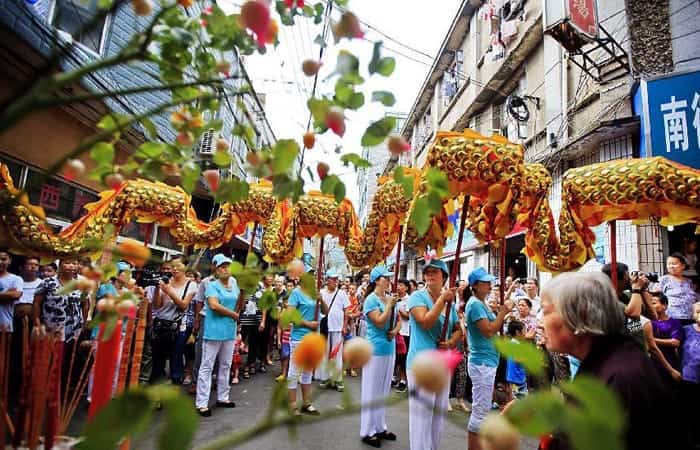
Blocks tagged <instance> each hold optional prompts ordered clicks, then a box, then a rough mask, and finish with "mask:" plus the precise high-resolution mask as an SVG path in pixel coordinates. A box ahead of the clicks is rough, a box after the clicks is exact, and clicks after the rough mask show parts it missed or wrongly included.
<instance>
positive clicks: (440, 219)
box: [0, 130, 700, 272]
mask: <svg viewBox="0 0 700 450" xmlns="http://www.w3.org/2000/svg"><path fill="white" fill-rule="evenodd" d="M429 167H436V168H438V169H440V170H442V171H443V172H444V173H445V174H446V175H447V179H448V185H449V195H448V197H447V198H445V199H444V200H443V208H442V211H441V213H440V214H438V215H437V216H436V217H434V218H433V219H432V222H431V224H430V227H429V229H428V232H427V233H425V234H424V235H423V236H419V234H418V233H417V232H416V230H415V229H414V227H413V226H412V225H411V224H410V223H409V224H407V226H406V227H405V240H404V242H405V244H407V245H408V246H410V247H412V248H415V249H416V250H418V251H421V250H422V249H424V248H426V247H427V246H430V247H432V248H437V249H440V248H442V246H443V245H444V242H445V239H446V237H447V235H448V234H449V233H450V232H451V231H450V230H451V228H452V227H451V226H450V225H449V221H448V220H447V215H448V213H449V211H450V209H451V207H452V205H453V203H454V200H455V199H457V198H460V197H462V196H467V198H468V201H469V203H468V216H467V217H468V221H467V226H468V228H469V230H470V231H471V232H472V233H474V235H475V236H476V237H477V238H478V239H479V240H481V241H497V240H500V239H502V238H504V237H505V236H506V235H508V233H509V232H510V231H511V230H512V229H513V228H514V226H515V225H516V224H519V225H521V226H523V227H525V228H526V229H527V234H526V237H525V244H526V248H525V250H524V252H525V253H526V255H527V256H528V257H529V258H531V259H532V260H533V261H534V262H535V263H536V264H537V266H538V267H539V268H540V269H541V270H544V271H550V272H563V271H568V270H573V269H576V268H577V267H580V266H581V265H583V264H584V263H585V262H586V261H587V260H588V259H590V258H591V257H593V256H594V254H593V250H592V244H593V241H594V235H593V233H592V231H591V227H593V226H596V225H599V224H601V223H603V222H606V221H611V220H618V219H632V220H638V221H643V220H647V219H649V218H652V217H654V218H658V219H659V221H660V223H661V224H662V225H666V226H668V225H678V224H682V223H689V222H690V223H700V171H698V170H695V169H691V168H689V167H685V166H682V165H679V164H675V163H672V162H670V161H668V160H666V159H664V158H658V157H657V158H649V159H624V160H617V161H610V162H606V163H600V164H592V165H589V166H585V167H579V168H575V169H570V170H569V171H567V172H566V173H565V175H564V177H563V183H562V207H561V214H560V217H559V223H558V231H559V235H558V236H557V232H556V231H557V226H556V225H555V220H554V217H553V215H552V211H551V209H550V205H549V200H548V194H549V189H550V186H551V184H552V179H551V177H550V175H549V173H548V171H547V170H546V168H545V167H544V166H543V165H541V164H530V163H526V162H525V159H524V152H523V148H522V147H521V146H519V145H516V144H513V143H510V142H508V141H507V140H506V139H505V138H503V137H500V136H492V137H490V138H487V137H484V136H481V135H479V134H477V133H475V132H473V131H471V130H465V131H464V132H462V133H455V132H440V133H438V134H437V136H436V138H435V142H434V143H433V145H432V147H431V148H430V149H429V152H428V155H427V159H426V163H425V166H424V167H423V170H415V169H404V170H405V172H406V175H409V176H413V177H414V196H413V198H412V199H407V198H406V196H405V195H404V189H403V186H402V185H401V184H399V183H396V182H395V181H394V180H393V179H384V180H382V182H381V184H380V186H379V188H378V189H377V193H376V194H375V197H374V200H373V202H372V208H371V212H370V215H369V217H368V220H367V224H366V225H365V228H364V230H363V229H362V227H361V226H360V223H359V220H358V218H357V215H356V214H355V211H354V208H353V206H352V203H351V202H350V201H349V200H347V199H346V200H343V201H342V202H340V203H337V202H336V201H335V200H334V198H333V197H331V196H327V195H323V194H321V193H320V192H310V193H308V194H306V195H303V196H302V197H301V198H300V199H299V201H298V202H297V203H291V202H290V201H289V200H284V201H278V200H277V199H276V198H275V197H274V195H273V194H272V187H271V185H269V184H267V183H259V184H255V185H252V186H251V188H250V195H249V197H248V198H247V199H246V200H243V201H239V202H236V203H227V204H223V205H221V212H220V214H219V216H218V217H217V218H216V219H214V220H213V221H211V222H208V223H207V222H203V221H201V220H199V219H198V218H197V217H196V214H195V212H194V209H193V208H192V207H191V206H190V201H191V198H190V196H189V195H188V194H186V193H185V192H184V191H183V190H182V189H181V188H179V187H175V186H170V185H166V184H164V183H159V182H150V181H145V180H138V179H137V180H128V181H125V182H124V183H123V184H122V185H121V186H120V187H119V188H117V189H114V190H109V191H105V192H102V193H101V194H100V199H99V200H98V201H97V202H94V203H91V204H88V205H86V206H85V208H86V210H87V214H86V215H85V216H83V217H82V218H80V219H79V220H77V221H76V222H74V223H73V224H72V225H70V226H69V227H68V228H66V229H65V230H63V231H61V232H60V233H54V232H53V231H52V230H51V229H50V228H49V226H48V225H47V224H46V222H45V216H44V214H43V210H41V208H39V207H36V206H33V205H31V204H29V202H28V201H27V197H26V195H23V194H22V193H21V192H20V191H19V190H18V189H17V188H15V187H14V185H13V182H12V179H11V178H10V177H9V174H8V170H7V168H6V167H4V166H1V167H0V226H1V227H2V229H1V230H0V233H2V234H1V235H0V240H2V241H4V242H3V243H4V244H5V245H7V246H9V247H11V248H12V249H13V250H14V251H17V252H20V253H27V254H29V253H31V254H38V255H42V256H47V257H61V256H65V255H82V254H90V253H94V252H95V251H96V250H95V248H94V246H92V245H89V243H90V242H91V241H93V242H94V240H99V239H104V238H105V236H107V232H108V230H113V231H118V230H119V229H120V228H121V227H123V226H124V225H126V224H128V223H129V222H130V221H131V220H132V219H134V218H135V219H136V220H138V221H140V222H151V223H153V222H155V223H158V224H159V225H160V226H163V227H167V228H169V230H170V233H171V234H172V235H173V237H174V238H175V239H176V240H177V241H178V242H179V243H180V244H182V245H185V246H194V247H198V248H201V247H209V248H215V247H218V246H220V245H222V244H223V243H226V242H228V241H229V240H231V239H232V237H233V236H234V235H236V234H240V233H242V232H243V231H244V230H245V227H246V225H247V224H249V223H251V222H257V223H260V224H262V225H264V227H265V231H264V234H263V245H264V247H265V252H266V255H267V258H268V259H269V260H270V261H274V262H276V263H284V262H287V261H289V260H291V259H292V258H294V257H295V256H296V255H297V254H298V253H299V252H300V249H301V242H302V240H303V239H304V238H306V237H311V236H313V235H316V234H321V235H325V234H330V235H333V236H336V237H338V239H339V242H340V245H342V246H344V247H345V254H346V256H347V259H348V262H349V263H350V264H351V265H352V266H354V267H363V266H369V265H373V264H376V263H378V262H380V261H382V260H384V259H385V258H386V257H387V256H388V255H389V253H390V252H391V251H392V249H393V248H394V246H395V245H396V242H397V240H398V236H399V233H400V232H401V231H402V230H403V229H404V228H403V224H405V223H406V222H407V220H406V219H407V218H408V217H410V214H411V210H412V208H413V207H414V203H415V199H416V198H418V197H419V196H420V195H423V194H424V193H425V192H426V191H427V189H428V184H427V180H426V178H425V171H426V169H427V168H429Z"/></svg>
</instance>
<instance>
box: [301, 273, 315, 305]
mask: <svg viewBox="0 0 700 450" xmlns="http://www.w3.org/2000/svg"><path fill="white" fill-rule="evenodd" d="M299 287H300V288H301V290H302V292H304V294H306V295H307V296H309V297H311V298H312V299H316V297H318V291H317V290H316V277H314V276H313V275H311V274H310V273H305V274H304V275H302V276H301V279H300V280H299Z"/></svg>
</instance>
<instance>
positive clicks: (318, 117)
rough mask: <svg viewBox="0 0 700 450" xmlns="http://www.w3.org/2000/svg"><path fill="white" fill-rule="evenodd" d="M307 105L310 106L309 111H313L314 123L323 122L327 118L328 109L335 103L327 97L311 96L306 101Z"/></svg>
mask: <svg viewBox="0 0 700 450" xmlns="http://www.w3.org/2000/svg"><path fill="white" fill-rule="evenodd" d="M306 105H307V106H308V107H309V111H311V116H312V117H313V118H314V123H316V124H323V123H324V122H325V120H326V114H328V110H329V109H330V107H331V106H333V103H331V102H330V101H329V100H328V99H325V98H321V99H319V98H310V99H309V100H308V101H307V102H306Z"/></svg>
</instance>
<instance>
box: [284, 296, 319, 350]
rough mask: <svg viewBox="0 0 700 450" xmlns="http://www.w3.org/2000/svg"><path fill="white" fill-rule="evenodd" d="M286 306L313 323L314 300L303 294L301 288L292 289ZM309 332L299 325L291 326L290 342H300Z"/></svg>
mask: <svg viewBox="0 0 700 450" xmlns="http://www.w3.org/2000/svg"><path fill="white" fill-rule="evenodd" d="M287 305H288V306H291V307H292V308H296V309H297V311H299V313H300V314H301V317H302V318H303V319H304V320H306V321H309V322H310V321H313V320H314V316H315V314H316V300H314V299H312V298H311V297H309V296H308V295H306V294H304V293H303V292H302V290H301V288H294V290H293V291H292V293H291V295H290V296H289V299H288V300H287ZM310 331H311V330H310V329H308V328H306V327H302V326H301V325H296V324H293V325H292V334H291V335H290V337H291V340H292V341H301V339H302V338H303V337H304V336H306V335H307V334H308V333H309V332H310Z"/></svg>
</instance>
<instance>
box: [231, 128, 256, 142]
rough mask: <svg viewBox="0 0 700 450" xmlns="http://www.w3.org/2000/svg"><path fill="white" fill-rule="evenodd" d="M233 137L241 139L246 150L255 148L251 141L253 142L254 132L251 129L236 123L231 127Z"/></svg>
mask: <svg viewBox="0 0 700 450" xmlns="http://www.w3.org/2000/svg"><path fill="white" fill-rule="evenodd" d="M233 135H234V136H238V137H239V138H241V139H243V140H244V141H245V143H246V145H247V146H248V148H253V147H255V146H254V145H253V141H254V140H255V130H254V129H253V127H251V126H249V125H244V124H240V123H238V124H236V125H235V126H234V127H233Z"/></svg>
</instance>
